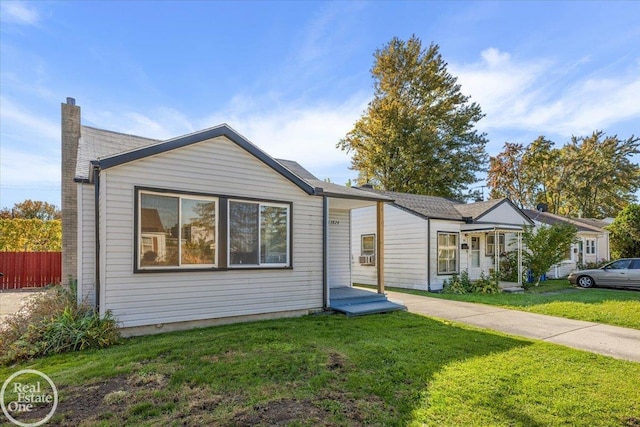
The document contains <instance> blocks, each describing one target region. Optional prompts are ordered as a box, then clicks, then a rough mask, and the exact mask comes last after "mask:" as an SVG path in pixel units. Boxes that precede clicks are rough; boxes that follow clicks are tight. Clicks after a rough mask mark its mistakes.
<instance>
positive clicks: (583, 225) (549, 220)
mask: <svg viewBox="0 0 640 427" xmlns="http://www.w3.org/2000/svg"><path fill="white" fill-rule="evenodd" d="M522 211H523V212H524V213H525V214H526V215H527V216H528V217H529V218H531V219H532V220H534V221H538V222H541V223H543V224H548V225H554V224H559V223H569V224H573V225H575V226H576V227H577V228H578V231H591V232H594V231H599V232H603V231H604V230H603V229H602V227H603V226H599V225H595V224H596V223H601V224H604V225H607V223H606V222H604V221H601V220H597V219H591V218H580V219H578V218H566V217H563V216H560V215H556V214H552V213H551V212H539V211H535V210H532V209H523V210H522ZM590 222H593V224H591V223H590Z"/></svg>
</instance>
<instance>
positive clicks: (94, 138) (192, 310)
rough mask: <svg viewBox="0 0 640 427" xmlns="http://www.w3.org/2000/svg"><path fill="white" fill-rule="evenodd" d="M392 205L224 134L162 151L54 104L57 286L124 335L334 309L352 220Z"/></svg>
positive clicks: (347, 271) (192, 137)
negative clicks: (72, 288)
mask: <svg viewBox="0 0 640 427" xmlns="http://www.w3.org/2000/svg"><path fill="white" fill-rule="evenodd" d="M387 201H390V199H389V198H388V197H386V196H384V195H379V194H374V193H368V192H364V191H360V190H356V189H351V188H347V187H343V186H340V185H336V184H331V183H327V182H323V181H320V180H318V179H317V178H316V177H314V176H313V175H311V174H310V173H309V172H308V171H306V170H304V169H303V168H302V167H301V166H300V165H298V164H297V163H295V162H292V161H285V160H281V161H279V160H276V159H274V158H272V157H270V156H269V155H268V154H266V153H265V152H263V151H262V150H260V149H259V148H258V147H256V146H255V145H253V144H252V143H250V142H249V141H248V140H247V139H245V138H244V137H242V136H241V135H239V134H238V133H237V132H236V131H234V130H233V129H231V128H230V127H229V126H227V125H220V126H217V127H214V128H210V129H205V130H202V131H199V132H195V133H192V134H188V135H185V136H181V137H178V138H173V139H170V140H167V141H158V140H153V139H148V138H142V137H137V136H132V135H125V134H122V133H117V132H110V131H106V130H101V129H96V128H92V127H87V126H82V125H81V120H80V107H78V106H76V105H75V100H74V99H73V98H68V99H67V103H66V104H62V211H63V215H62V216H63V220H64V221H65V222H64V223H63V241H64V242H63V268H64V271H65V276H64V277H65V278H67V277H71V278H75V279H77V286H78V298H79V299H81V300H86V301H88V302H89V303H91V304H93V305H95V306H96V307H97V308H98V309H99V312H100V314H104V313H105V312H106V311H108V310H109V311H111V312H112V313H113V314H114V315H115V317H116V318H117V319H118V321H119V322H120V323H121V326H122V327H123V328H124V334H125V335H137V334H144V333H152V332H155V331H166V330H172V329H184V328H189V327H195V326H204V325H209V324H215V323H221V322H232V321H241V320H248V319H259V318H269V317H282V316H295V315H301V314H306V313H309V312H310V311H315V310H321V309H323V308H327V307H329V306H330V304H331V301H332V300H331V298H332V291H333V290H335V289H339V288H340V289H342V288H345V287H350V286H351V283H352V278H351V259H350V256H351V255H350V253H351V250H350V216H351V211H352V210H353V209H354V208H361V207H366V206H371V207H373V208H374V210H375V207H376V206H380V207H379V209H380V210H382V208H381V205H382V204H383V203H384V202H387ZM375 221H376V220H375V219H374V223H375ZM381 221H382V218H379V219H378V222H379V224H378V226H379V227H382V222H381ZM381 255H382V254H381ZM378 286H379V291H380V293H382V291H383V289H384V285H383V283H382V282H380V283H378ZM335 292H336V294H337V291H335ZM374 295H375V294H374Z"/></svg>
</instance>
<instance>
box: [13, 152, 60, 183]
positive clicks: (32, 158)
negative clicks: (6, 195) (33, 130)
mask: <svg viewBox="0 0 640 427" xmlns="http://www.w3.org/2000/svg"><path fill="white" fill-rule="evenodd" d="M0 166H1V167H2V172H1V174H0V182H1V183H2V186H3V187H5V186H17V187H19V188H24V187H28V186H29V185H35V184H37V185H42V184H45V185H46V186H56V185H59V184H60V157H57V158H55V159H52V158H51V156H49V155H46V154H34V153H30V152H25V151H18V150H15V149H12V148H5V147H3V148H2V158H1V159H0Z"/></svg>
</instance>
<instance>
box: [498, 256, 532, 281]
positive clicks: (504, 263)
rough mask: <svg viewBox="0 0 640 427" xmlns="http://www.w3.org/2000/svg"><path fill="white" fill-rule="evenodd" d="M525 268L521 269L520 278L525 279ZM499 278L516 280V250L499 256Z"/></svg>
mask: <svg viewBox="0 0 640 427" xmlns="http://www.w3.org/2000/svg"><path fill="white" fill-rule="evenodd" d="M525 277H526V275H525V269H524V268H523V269H522V279H523V281H525V280H524V279H525ZM500 280H504V281H506V282H516V283H517V282H518V251H510V252H507V253H506V254H505V256H503V257H502V258H500Z"/></svg>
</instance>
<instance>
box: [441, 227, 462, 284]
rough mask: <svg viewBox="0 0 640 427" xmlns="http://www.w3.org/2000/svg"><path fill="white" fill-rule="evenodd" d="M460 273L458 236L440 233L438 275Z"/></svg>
mask: <svg viewBox="0 0 640 427" xmlns="http://www.w3.org/2000/svg"><path fill="white" fill-rule="evenodd" d="M457 272H458V234H457V233H445V232H438V274H454V273H457Z"/></svg>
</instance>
